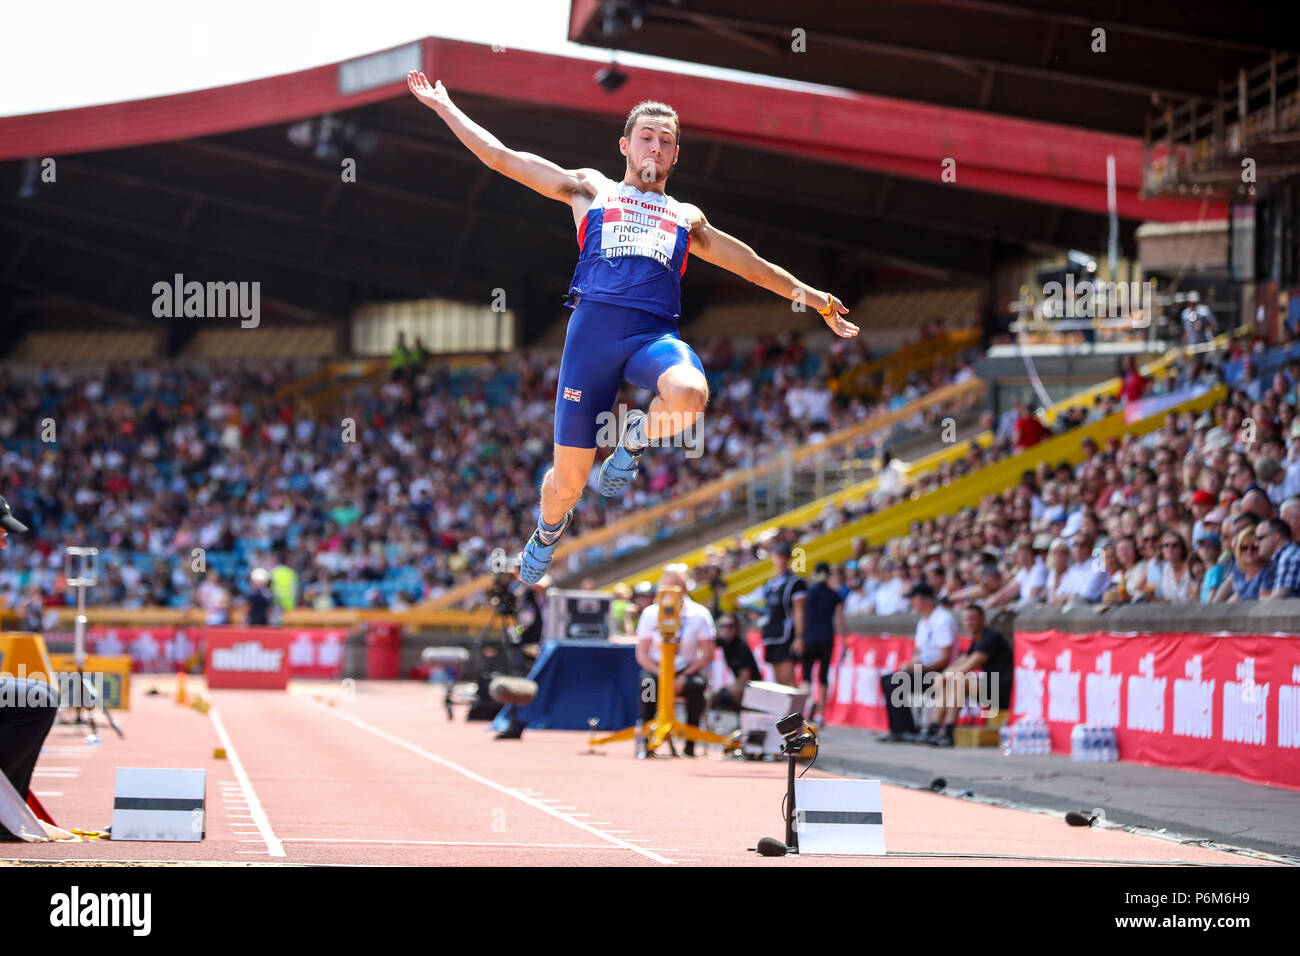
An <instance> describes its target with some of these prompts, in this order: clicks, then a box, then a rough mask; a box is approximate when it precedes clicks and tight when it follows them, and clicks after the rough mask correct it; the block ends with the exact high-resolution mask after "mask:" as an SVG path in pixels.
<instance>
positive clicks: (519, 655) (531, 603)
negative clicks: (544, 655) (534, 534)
mask: <svg viewBox="0 0 1300 956" xmlns="http://www.w3.org/2000/svg"><path fill="white" fill-rule="evenodd" d="M519 566H520V562H519V556H518V555H515V556H514V557H512V558H511V559H510V565H509V570H508V571H498V572H497V575H496V577H495V579H494V580H493V582H492V590H490V591H489V592H488V595H487V603H488V605H489V606H490V607H491V608H492V612H493V613H494V614H499V615H501V616H502V617H503V618H505V619H506V620H505V621H504V622H503V624H504V626H505V628H506V632H507V636H508V640H507V642H506V648H505V654H506V673H507V674H508V675H509V676H511V677H526V676H527V675H528V671H529V670H530V668H531V664H530V661H531V659H532V658H534V657H536V656H537V648H538V647H539V646H540V644H541V642H542V605H543V603H544V602H545V600H546V591H547V589H548V588H549V587H550V586H551V578H550V575H543V576H542V578H541V579H540V580H539V581H538V582H537V583H536V584H525V583H524V582H523V580H522V579H521V578H520V577H519ZM530 650H531V653H530ZM526 727H527V724H525V723H524V722H523V721H521V720H518V719H516V718H512V719H511V721H510V726H509V727H508V728H506V729H505V730H503V731H501V733H499V734H497V736H496V739H497V740H518V739H520V738H521V737H523V735H524V729H525V728H526Z"/></svg>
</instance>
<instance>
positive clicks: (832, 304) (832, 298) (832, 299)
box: [817, 294, 835, 319]
mask: <svg viewBox="0 0 1300 956" xmlns="http://www.w3.org/2000/svg"><path fill="white" fill-rule="evenodd" d="M826 297H827V298H828V299H830V302H829V303H828V304H827V306H826V311H825V312H823V311H822V310H821V309H818V310H817V314H818V315H820V316H821V317H822V318H823V319H829V318H830V317H831V316H832V315H834V314H835V296H833V295H830V294H827V296H826Z"/></svg>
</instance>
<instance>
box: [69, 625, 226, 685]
mask: <svg viewBox="0 0 1300 956" xmlns="http://www.w3.org/2000/svg"><path fill="white" fill-rule="evenodd" d="M203 630H204V629H203V628H201V627H199V628H178V627H95V628H90V629H88V630H87V631H86V651H87V652H88V653H90V654H96V655H102V656H106V657H113V656H115V655H118V654H129V655H130V656H131V670H132V671H134V672H135V673H137V674H169V673H175V672H176V671H177V670H178V669H180V668H183V667H186V666H187V665H188V664H189V663H190V662H191V661H192V660H194V658H195V657H197V656H198V655H200V653H201V651H202V643H203ZM60 636H61V637H64V638H70V637H71V635H60Z"/></svg>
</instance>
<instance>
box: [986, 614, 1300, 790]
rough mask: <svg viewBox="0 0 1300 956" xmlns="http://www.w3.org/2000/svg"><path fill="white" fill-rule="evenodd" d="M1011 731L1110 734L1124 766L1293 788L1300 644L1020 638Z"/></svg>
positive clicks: (1059, 749) (1055, 744) (1242, 639)
mask: <svg viewBox="0 0 1300 956" xmlns="http://www.w3.org/2000/svg"><path fill="white" fill-rule="evenodd" d="M1015 659H1016V676H1015V685H1014V694H1013V698H1012V708H1011V717H1010V720H1011V721H1012V722H1014V721H1017V720H1022V719H1026V718H1042V719H1043V720H1046V721H1047V725H1048V727H1049V728H1050V730H1051V736H1052V751H1053V752H1054V753H1069V750H1070V731H1071V729H1072V728H1073V727H1074V725H1075V724H1078V723H1092V724H1102V725H1105V726H1110V727H1114V728H1116V737H1117V738H1118V741H1119V753H1120V758H1121V759H1123V760H1134V761H1138V762H1140V763H1150V764H1158V765H1160V766H1165V767H1176V768H1180V769H1185V770H1200V771H1207V772H1210V773H1222V774H1229V775H1232V776H1235V777H1240V778H1242V779H1245V780H1251V781H1255V782H1257V783H1267V784H1275V785H1280V786H1285V787H1294V788H1298V789H1300V637H1289V636H1278V635H1274V636H1269V635H1218V636H1211V635H1205V634H1114V633H1109V632H1102V633H1092V634H1067V633H1064V632H1062V631H1035V632H1025V633H1018V634H1016V639H1015Z"/></svg>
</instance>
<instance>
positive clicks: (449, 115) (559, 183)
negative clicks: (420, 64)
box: [406, 70, 600, 203]
mask: <svg viewBox="0 0 1300 956" xmlns="http://www.w3.org/2000/svg"><path fill="white" fill-rule="evenodd" d="M406 85H407V86H408V87H410V90H411V92H412V93H413V94H414V95H415V98H416V99H418V100H419V101H420V102H421V103H423V104H424V105H425V106H427V107H429V109H431V110H433V111H434V112H435V113H437V114H438V115H439V116H440V117H442V120H443V122H445V123H446V124H447V125H448V126H449V127H450V128H451V131H452V132H453V133H455V134H456V138H457V139H458V140H460V141H461V142H462V143H464V144H465V145H466V146H467V147H468V148H469V151H470V152H471V153H473V154H474V155H475V156H477V157H478V158H479V159H481V160H482V161H483V163H484V165H486V166H488V167H489V168H490V169H494V170H496V171H497V172H499V173H501V174H503V175H505V176H509V177H510V178H511V179H513V180H515V181H516V182H520V183H523V184H524V185H525V186H527V187H528V188H529V189H532V190H534V191H536V192H539V193H541V194H542V195H543V196H549V197H550V198H551V199H558V200H559V201H560V202H563V203H567V202H569V201H570V200H571V199H572V198H573V196H574V194H575V193H579V192H582V193H586V194H589V195H592V196H594V195H595V194H596V183H595V180H597V179H598V178H600V173H599V172H597V171H596V170H594V169H562V168H561V167H559V166H557V165H555V163H553V162H551V161H550V160H549V159H543V158H542V157H541V156H536V155H534V154H533V153H521V152H518V151H516V150H513V149H510V148H509V147H507V146H505V145H503V144H502V142H501V140H499V139H497V138H496V137H495V136H493V135H492V134H491V133H489V132H488V131H487V130H485V129H484V128H483V127H482V126H479V125H478V124H477V123H475V122H474V121H473V120H471V119H470V118H469V117H468V116H466V115H465V114H464V113H463V112H461V110H460V109H459V108H458V107H457V106H456V104H455V103H453V102H452V101H451V97H450V96H448V95H447V90H446V88H445V87H444V86H443V85H442V81H441V80H439V81H437V82H436V83H434V84H433V85H432V86H430V85H429V81H428V79H427V78H426V77H425V75H424V74H423V73H421V72H419V71H418V70H412V71H411V72H410V73H408V74H407V75H406Z"/></svg>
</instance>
